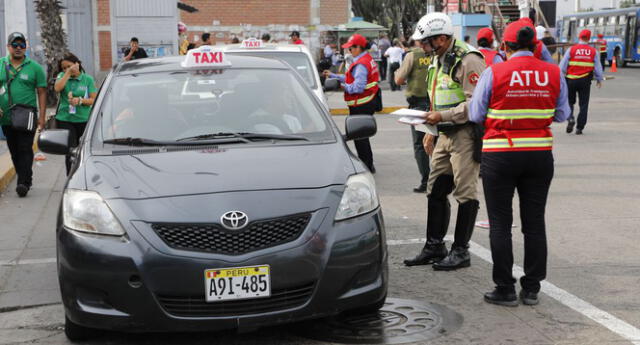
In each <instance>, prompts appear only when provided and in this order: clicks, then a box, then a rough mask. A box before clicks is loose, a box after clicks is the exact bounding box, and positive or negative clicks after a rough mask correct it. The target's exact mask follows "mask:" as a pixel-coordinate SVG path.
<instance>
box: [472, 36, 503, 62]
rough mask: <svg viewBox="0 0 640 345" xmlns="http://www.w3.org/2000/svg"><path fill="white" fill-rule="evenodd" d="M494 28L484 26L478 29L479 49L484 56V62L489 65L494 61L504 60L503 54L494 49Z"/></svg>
mask: <svg viewBox="0 0 640 345" xmlns="http://www.w3.org/2000/svg"><path fill="white" fill-rule="evenodd" d="M493 36H494V35H493V30H492V29H491V28H482V29H480V30H479V31H478V35H477V36H476V41H477V42H478V50H479V51H480V52H481V53H482V55H483V56H484V63H485V64H486V65H487V67H488V66H491V65H493V64H494V63H500V62H502V61H504V60H503V59H502V55H500V54H498V51H497V50H495V49H493Z"/></svg>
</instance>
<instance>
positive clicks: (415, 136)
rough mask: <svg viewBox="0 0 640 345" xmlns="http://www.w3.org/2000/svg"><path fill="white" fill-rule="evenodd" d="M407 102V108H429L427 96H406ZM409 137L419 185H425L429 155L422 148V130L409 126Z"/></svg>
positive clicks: (429, 169)
mask: <svg viewBox="0 0 640 345" xmlns="http://www.w3.org/2000/svg"><path fill="white" fill-rule="evenodd" d="M407 103H409V109H418V110H424V111H426V110H427V109H428V108H429V98H428V97H415V96H411V97H407ZM411 139H412V141H413V155H414V157H415V159H416V163H417V165H418V172H420V177H421V179H420V187H425V188H426V187H427V182H428V181H429V172H430V171H431V168H430V167H429V155H427V152H426V151H425V150H424V144H423V143H422V142H423V139H424V132H421V131H417V130H416V128H415V126H411Z"/></svg>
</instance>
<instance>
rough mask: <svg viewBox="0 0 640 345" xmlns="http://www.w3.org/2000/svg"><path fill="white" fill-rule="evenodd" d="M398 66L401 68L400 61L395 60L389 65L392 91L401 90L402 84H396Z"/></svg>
mask: <svg viewBox="0 0 640 345" xmlns="http://www.w3.org/2000/svg"><path fill="white" fill-rule="evenodd" d="M398 68H400V63H399V62H394V63H392V64H391V65H389V85H391V91H396V90H400V86H399V85H398V84H396V78H395V77H394V75H395V74H396V71H397V70H398Z"/></svg>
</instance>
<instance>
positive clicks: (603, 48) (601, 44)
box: [596, 34, 607, 72]
mask: <svg viewBox="0 0 640 345" xmlns="http://www.w3.org/2000/svg"><path fill="white" fill-rule="evenodd" d="M596 43H597V44H598V51H599V52H600V65H601V66H602V72H604V63H605V61H607V40H605V39H604V35H603V34H598V39H597V40H596Z"/></svg>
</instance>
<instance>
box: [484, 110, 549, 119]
mask: <svg viewBox="0 0 640 345" xmlns="http://www.w3.org/2000/svg"><path fill="white" fill-rule="evenodd" d="M555 111H556V110H555V109H508V110H497V109H489V111H488V112H487V118H488V119H496V120H524V119H550V118H553V116H554V114H555Z"/></svg>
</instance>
